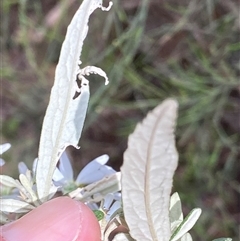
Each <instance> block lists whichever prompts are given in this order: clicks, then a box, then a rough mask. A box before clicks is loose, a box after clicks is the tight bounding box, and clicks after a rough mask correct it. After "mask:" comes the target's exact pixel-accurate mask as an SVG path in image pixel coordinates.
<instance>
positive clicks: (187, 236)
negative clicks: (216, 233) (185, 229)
mask: <svg viewBox="0 0 240 241" xmlns="http://www.w3.org/2000/svg"><path fill="white" fill-rule="evenodd" d="M180 241H192V236H191V235H190V233H186V234H184V235H183V236H182V238H181V239H180Z"/></svg>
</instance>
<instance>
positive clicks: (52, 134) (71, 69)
mask: <svg viewBox="0 0 240 241" xmlns="http://www.w3.org/2000/svg"><path fill="white" fill-rule="evenodd" d="M96 8H101V9H102V10H108V9H106V8H103V7H102V0H84V1H83V3H82V4H81V6H80V8H79V9H78V10H77V12H76V14H75V15H74V17H73V19H72V22H71V23H70V25H69V26H68V30H67V34H66V38H65V40H64V42H63V45H62V49H61V53H60V58H59V63H58V65H57V67H56V72H55V81H54V85H53V88H52V90H51V96H50V101H49V105H48V108H47V111H46V115H45V118H44V121H43V127H42V133H41V139H40V146H39V156H38V165H37V171H36V183H37V192H38V196H39V198H40V199H41V200H42V201H46V200H47V199H49V194H50V188H51V186H52V176H53V173H54V170H55V168H56V164H57V162H58V160H59V158H60V156H61V154H62V153H63V151H64V150H65V148H66V147H67V146H69V145H72V146H75V147H77V143H78V141H79V138H80V135H81V132H82V128H83V123H84V120H85V115H86V111H87V106H88V100H89V84H88V81H87V80H86V79H85V78H84V77H83V76H82V74H84V73H85V72H86V73H87V74H88V72H87V69H86V68H84V69H85V70H86V71H85V72H84V73H81V70H80V71H79V69H78V68H79V67H78V64H79V60H80V55H81V52H82V45H83V41H84V39H85V37H86V35H87V32H88V21H89V17H90V15H91V13H92V12H93V11H94V10H95V9H96ZM90 70H91V69H90ZM82 71H83V70H82ZM94 71H96V72H100V74H101V75H104V74H103V73H104V72H103V71H102V72H101V71H99V70H98V69H94ZM79 72H80V78H81V81H82V83H81V88H80V90H79V87H78V84H77V82H76V77H77V74H78V73H79ZM76 92H80V95H79V96H77V97H76V98H74V96H75V93H76Z"/></svg>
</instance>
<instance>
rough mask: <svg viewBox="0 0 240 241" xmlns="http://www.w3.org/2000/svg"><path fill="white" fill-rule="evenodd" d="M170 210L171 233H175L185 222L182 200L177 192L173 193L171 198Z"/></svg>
mask: <svg viewBox="0 0 240 241" xmlns="http://www.w3.org/2000/svg"><path fill="white" fill-rule="evenodd" d="M169 210H170V213H169V217H170V224H171V232H172V233H173V232H174V231H175V230H176V228H177V227H178V226H179V225H180V223H181V222H182V221H183V213H182V205H181V200H180V197H179V195H178V193H177V192H175V193H173V194H172V196H171V199H170V209H169Z"/></svg>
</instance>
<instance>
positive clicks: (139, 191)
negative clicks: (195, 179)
mask: <svg viewBox="0 0 240 241" xmlns="http://www.w3.org/2000/svg"><path fill="white" fill-rule="evenodd" d="M177 107H178V104H177V102H176V101H175V100H171V99H168V100H166V101H164V102H163V103H162V104H160V105H159V106H157V107H156V108H155V109H154V110H153V111H152V112H150V113H149V114H148V115H147V117H146V118H145V119H144V120H143V122H142V123H140V124H138V125H137V127H136V128H135V130H134V132H133V134H131V135H130V137H129V140H128V148H127V150H126V152H125V153H124V163H123V166H122V168H121V171H122V199H123V210H124V216H125V219H126V222H127V224H128V227H129V229H130V235H131V236H132V237H133V238H134V239H136V240H137V241H142V240H144V241H152V240H154V241H169V239H170V236H171V229H170V221H169V203H170V193H171V188H172V178H173V174H174V171H175V169H176V167H177V163H178V153H177V150H176V148H175V135H174V128H175V124H176V118H177Z"/></svg>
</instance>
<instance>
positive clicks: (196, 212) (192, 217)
mask: <svg viewBox="0 0 240 241" xmlns="http://www.w3.org/2000/svg"><path fill="white" fill-rule="evenodd" d="M201 213H202V210H201V209H200V208H194V209H193V210H192V211H191V212H190V213H189V214H188V215H187V216H186V217H185V218H184V220H183V221H182V223H181V224H180V225H179V226H178V228H177V229H176V231H175V232H174V233H173V234H172V236H171V239H170V240H171V241H177V240H178V239H180V238H181V237H182V236H183V235H184V234H186V233H187V232H188V231H189V230H190V229H191V228H192V227H193V226H194V224H195V223H196V222H197V220H198V218H199V217H200V215H201Z"/></svg>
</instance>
